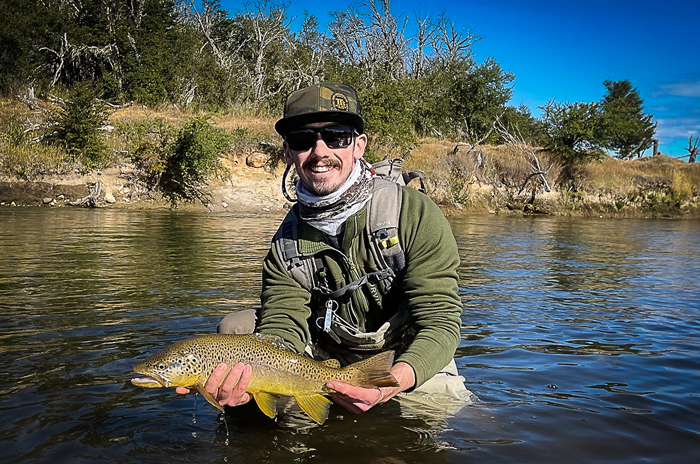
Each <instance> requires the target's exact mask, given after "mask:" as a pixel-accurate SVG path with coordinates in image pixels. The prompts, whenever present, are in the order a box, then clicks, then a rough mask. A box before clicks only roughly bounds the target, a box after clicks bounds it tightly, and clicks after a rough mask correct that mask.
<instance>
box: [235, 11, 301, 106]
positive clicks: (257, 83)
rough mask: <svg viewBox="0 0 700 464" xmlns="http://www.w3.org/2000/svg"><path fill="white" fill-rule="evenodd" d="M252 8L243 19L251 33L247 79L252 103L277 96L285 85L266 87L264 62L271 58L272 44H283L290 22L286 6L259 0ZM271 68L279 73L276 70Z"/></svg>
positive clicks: (267, 72)
mask: <svg viewBox="0 0 700 464" xmlns="http://www.w3.org/2000/svg"><path fill="white" fill-rule="evenodd" d="M254 5H255V11H253V12H250V13H247V14H246V15H245V19H246V21H247V22H248V23H249V25H250V26H251V27H252V33H253V35H252V37H251V40H250V42H249V43H248V47H249V50H250V52H251V54H252V61H253V68H252V70H249V71H248V78H249V84H250V87H251V89H252V91H253V96H254V98H255V100H256V101H263V100H265V99H267V98H269V97H272V96H274V95H276V94H278V93H279V92H280V91H281V90H282V88H283V87H284V85H285V83H284V82H283V83H281V84H279V85H277V86H276V87H271V88H270V87H268V86H266V85H265V81H266V80H267V78H268V77H269V75H270V72H269V71H268V69H267V67H266V64H267V62H266V59H267V57H268V55H269V54H270V48H271V47H272V46H273V45H275V44H280V45H281V44H283V43H284V41H285V39H286V38H287V37H288V36H289V34H290V30H289V26H290V24H291V22H292V20H291V19H290V18H287V14H286V9H287V5H285V4H276V3H268V1H267V0H262V1H259V2H255V4H254ZM272 68H276V69H277V70H278V71H281V69H280V68H279V67H275V66H273V67H272ZM283 74H284V72H278V75H283Z"/></svg>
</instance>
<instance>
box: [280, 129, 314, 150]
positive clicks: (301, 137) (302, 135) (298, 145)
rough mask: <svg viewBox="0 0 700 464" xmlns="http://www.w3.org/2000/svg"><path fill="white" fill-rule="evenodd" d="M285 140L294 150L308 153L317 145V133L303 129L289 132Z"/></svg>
mask: <svg viewBox="0 0 700 464" xmlns="http://www.w3.org/2000/svg"><path fill="white" fill-rule="evenodd" d="M285 140H286V141H287V143H288V144H289V148H291V149H292V150H296V151H306V150H308V149H309V148H311V147H313V146H314V144H316V131H315V130H313V129H301V130H296V131H292V132H287V136H286V137H285Z"/></svg>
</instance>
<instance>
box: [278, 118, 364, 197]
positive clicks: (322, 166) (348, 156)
mask: <svg viewBox="0 0 700 464" xmlns="http://www.w3.org/2000/svg"><path fill="white" fill-rule="evenodd" d="M346 127H347V126H341V125H339V124H337V123H334V122H319V123H313V124H307V125H306V126H302V127H300V128H299V130H306V131H305V132H303V133H297V134H296V135H297V140H298V139H300V138H301V139H303V138H307V139H308V140H311V137H312V134H311V131H308V129H313V130H315V132H314V134H313V137H314V139H313V141H311V142H310V143H308V144H306V145H311V146H310V147H308V148H307V147H306V146H298V145H295V144H294V143H293V142H292V136H293V135H294V134H293V132H295V131H291V132H290V133H288V134H287V137H286V140H285V142H284V157H285V160H286V161H287V164H294V167H295V168H296V170H297V174H298V175H299V179H301V182H302V184H304V187H306V189H307V190H309V191H310V192H312V193H314V194H316V195H319V196H322V195H328V194H330V193H333V192H335V191H336V190H338V189H339V188H340V186H342V185H343V183H345V181H346V180H347V179H348V177H349V176H350V173H351V172H352V169H353V167H354V166H355V161H357V160H359V159H360V158H361V157H362V155H363V154H364V152H365V146H366V145H367V136H366V135H365V134H361V135H352V136H351V137H350V138H346V137H343V134H344V133H347V128H346ZM324 128H326V130H325V131H319V130H322V129H324ZM299 135H303V136H304V137H298V136H299ZM326 141H327V142H326ZM327 143H328V144H327ZM328 145H331V147H335V148H329V147H328ZM293 147H294V148H296V149H293Z"/></svg>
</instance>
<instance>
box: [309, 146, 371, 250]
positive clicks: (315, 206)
mask: <svg viewBox="0 0 700 464" xmlns="http://www.w3.org/2000/svg"><path fill="white" fill-rule="evenodd" d="M372 178H373V175H372V171H371V170H370V169H369V168H368V167H367V163H366V161H364V160H363V159H361V160H360V161H359V162H357V163H355V167H354V168H353V170H352V172H351V173H350V176H349V177H348V180H346V181H345V183H344V184H343V185H342V186H341V187H340V188H339V189H338V190H337V191H335V192H333V193H331V194H328V195H324V196H317V195H314V194H313V193H311V192H309V191H308V190H306V189H305V188H304V186H303V185H302V183H301V181H297V185H296V190H297V198H298V199H299V215H300V216H301V218H302V219H303V220H305V221H306V222H308V223H309V225H311V226H312V227H314V228H316V229H318V230H320V231H321V232H324V233H326V234H328V235H333V236H335V235H338V234H339V233H340V232H342V230H343V226H344V224H345V221H346V220H347V218H349V217H350V216H352V215H353V214H355V213H356V212H358V211H359V210H360V209H361V208H362V207H363V206H364V205H365V204H366V203H367V202H368V201H369V199H370V197H371V195H372V194H371V191H370V189H371V187H372Z"/></svg>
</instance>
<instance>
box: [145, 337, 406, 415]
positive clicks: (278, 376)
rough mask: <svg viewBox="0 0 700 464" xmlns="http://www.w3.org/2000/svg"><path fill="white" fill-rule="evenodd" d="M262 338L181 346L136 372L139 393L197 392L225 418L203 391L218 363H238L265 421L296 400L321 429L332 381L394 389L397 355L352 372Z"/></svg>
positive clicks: (207, 340)
mask: <svg viewBox="0 0 700 464" xmlns="http://www.w3.org/2000/svg"><path fill="white" fill-rule="evenodd" d="M269 340H270V339H269V338H267V337H265V336H262V335H259V334H251V335H225V334H211V335H203V336H199V337H193V338H188V339H185V340H182V341H179V342H177V343H175V344H173V345H171V346H170V347H168V348H166V349H164V350H163V351H160V352H158V353H156V354H154V355H153V356H150V357H149V358H147V359H145V360H144V361H141V362H140V363H138V364H136V365H135V366H134V372H136V373H137V374H141V375H144V376H146V377H138V378H134V379H132V380H131V383H132V384H134V385H136V386H138V387H145V388H156V387H187V388H194V389H196V390H197V391H198V392H199V393H201V394H202V396H204V398H206V400H207V401H208V402H210V403H211V404H212V405H214V406H215V407H216V408H218V409H219V410H221V411H222V412H223V410H224V409H223V407H221V405H220V404H219V402H218V401H216V400H215V399H214V398H213V397H212V396H211V395H210V394H209V392H207V391H206V390H205V388H204V384H205V383H206V381H207V379H208V378H209V375H210V374H211V373H212V372H213V371H214V368H216V366H218V365H219V364H220V363H226V364H227V365H228V369H229V371H230V370H231V369H232V368H233V366H234V365H236V363H238V362H241V363H243V364H250V365H251V367H252V368H253V372H252V377H251V380H250V385H248V388H247V390H246V391H247V392H248V393H250V394H251V395H252V396H253V398H255V402H256V403H257V404H258V407H259V408H260V409H261V410H262V412H264V413H265V414H266V415H267V416H269V417H272V418H274V417H275V416H276V415H277V404H276V396H279V395H283V396H292V397H294V399H295V400H296V402H297V404H298V405H299V407H301V409H303V410H304V412H306V414H308V415H309V416H310V417H311V418H312V419H313V420H314V421H316V422H318V423H319V424H322V423H323V422H324V421H325V420H326V418H327V417H328V409H329V408H330V404H331V401H330V400H329V399H327V398H326V397H325V396H323V394H325V393H332V391H331V390H330V389H329V388H328V387H326V383H327V382H330V381H339V382H344V383H347V384H350V385H354V386H358V387H371V388H374V387H396V386H398V383H397V382H396V379H395V378H394V376H393V375H391V373H390V371H391V366H392V363H393V361H394V352H393V351H385V352H383V353H379V354H378V355H376V356H373V357H371V358H368V359H365V360H362V361H359V362H357V363H354V364H351V365H349V366H346V367H343V368H341V367H340V363H339V362H338V360H336V359H329V360H327V361H315V360H313V359H311V358H309V357H306V356H303V355H299V354H296V353H294V352H292V351H289V350H286V349H283V348H280V347H278V346H275V345H274V344H271V343H269V342H268V341H269Z"/></svg>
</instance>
